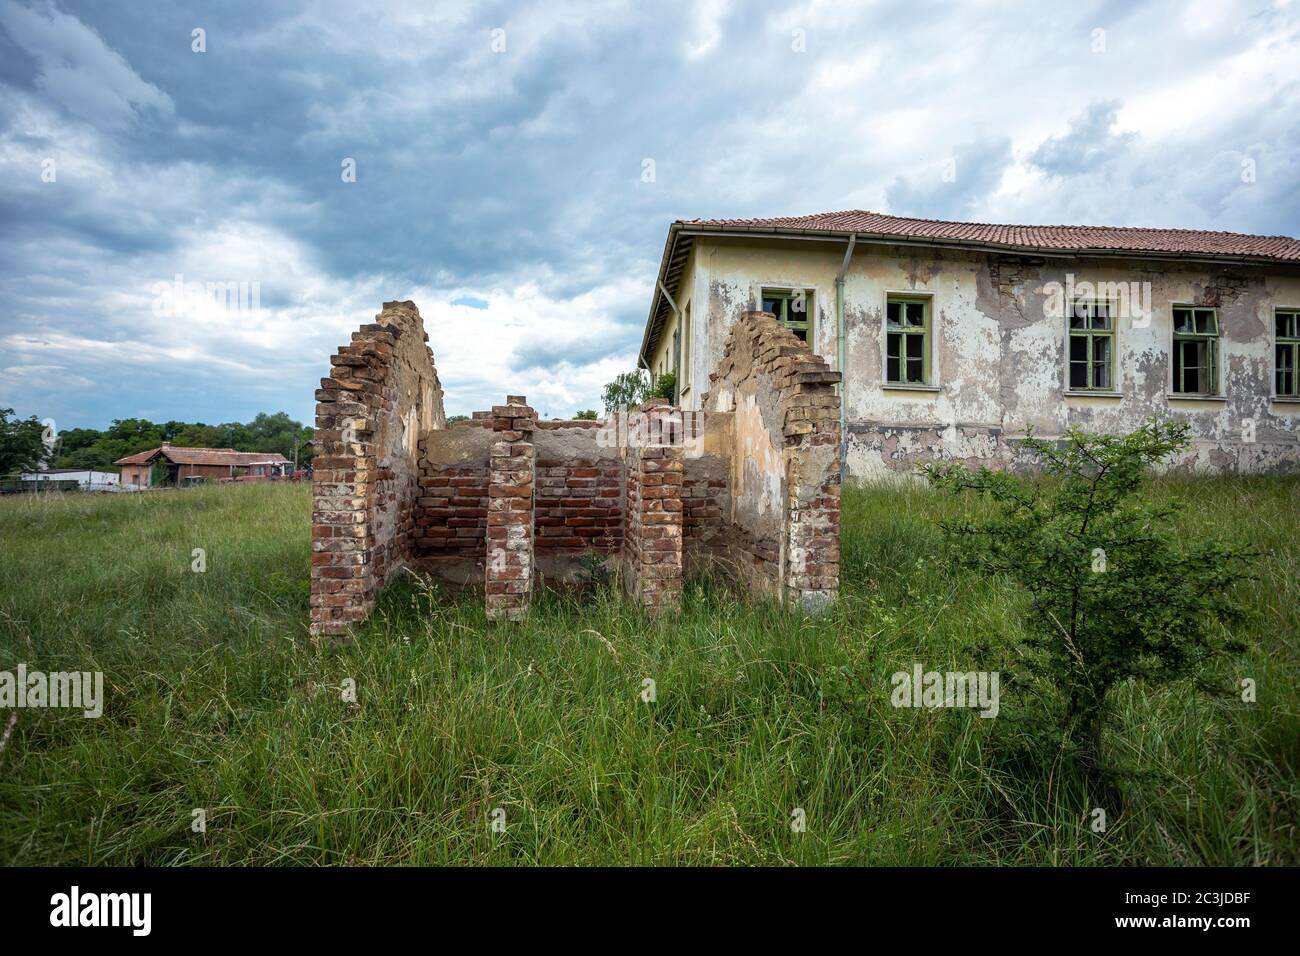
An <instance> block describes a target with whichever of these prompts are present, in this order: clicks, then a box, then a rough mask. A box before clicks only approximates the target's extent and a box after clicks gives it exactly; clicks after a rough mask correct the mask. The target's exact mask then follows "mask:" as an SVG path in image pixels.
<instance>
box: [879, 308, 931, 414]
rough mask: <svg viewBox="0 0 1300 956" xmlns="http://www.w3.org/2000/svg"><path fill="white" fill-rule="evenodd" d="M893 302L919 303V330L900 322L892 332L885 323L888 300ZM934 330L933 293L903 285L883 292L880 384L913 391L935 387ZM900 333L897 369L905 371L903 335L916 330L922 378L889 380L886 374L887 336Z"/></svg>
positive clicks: (905, 337)
mask: <svg viewBox="0 0 1300 956" xmlns="http://www.w3.org/2000/svg"><path fill="white" fill-rule="evenodd" d="M892 302H897V303H899V304H900V305H906V304H908V303H916V304H920V305H921V307H922V309H923V312H922V326H921V330H920V332H919V333H917V332H912V331H907V330H906V327H905V326H900V327H899V328H897V329H895V330H894V331H893V332H891V330H890V325H889V306H890V303H892ZM936 331H937V322H936V321H935V315H934V293H933V292H925V291H917V290H915V289H907V290H901V291H886V292H885V307H884V308H883V309H882V310H881V312H880V385H881V387H882V388H887V389H904V390H906V389H911V390H915V391H928V392H937V391H939V367H938V363H937V362H936V361H935V360H934V350H935V333H936ZM891 334H893V335H900V336H901V341H900V343H899V348H900V351H899V359H900V362H902V363H903V364H901V365H900V366H899V373H900V375H902V376H905V375H906V370H905V365H906V355H907V338H908V337H909V336H915V335H917V334H919V335H920V336H921V343H922V345H921V370H922V371H921V374H922V378H923V381H920V382H909V381H906V379H905V378H899V379H898V380H891V379H890V377H889V336H890V335H891Z"/></svg>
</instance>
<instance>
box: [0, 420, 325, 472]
mask: <svg viewBox="0 0 1300 956" xmlns="http://www.w3.org/2000/svg"><path fill="white" fill-rule="evenodd" d="M12 414H13V409H12V408H0V475H7V474H12V473H14V472H18V471H26V470H32V469H35V468H36V467H38V466H39V465H40V464H41V463H44V464H45V465H46V466H48V467H50V468H88V469H96V470H99V471H106V470H107V471H111V470H113V462H114V461H116V460H117V459H119V458H124V457H126V456H127V455H133V454H135V453H136V452H141V451H148V450H149V449H150V448H157V447H158V446H159V445H161V444H162V443H163V442H165V441H167V442H171V443H172V444H173V445H179V446H183V447H192V448H233V449H235V450H236V451H264V452H279V453H280V454H282V455H284V457H285V458H288V459H289V460H290V461H292V460H293V452H294V442H295V439H296V440H297V443H298V463H299V465H300V466H301V465H303V464H306V463H309V462H310V461H311V459H312V448H311V446H310V445H309V444H308V442H310V441H311V437H312V429H311V428H309V427H307V426H306V425H303V424H302V423H301V422H297V421H294V420H293V419H292V418H290V417H289V416H288V414H286V413H285V412H276V413H274V414H271V415H268V414H266V413H265V412H263V413H261V414H260V415H258V416H257V417H256V418H254V419H253V420H252V421H251V422H244V423H241V422H226V423H225V424H221V425H207V424H204V423H203V422H179V421H169V422H151V421H149V420H148V419H147V418H126V419H118V420H116V421H114V422H113V424H112V425H110V426H109V427H108V428H106V429H104V430H103V431H100V430H98V429H95V428H69V429H68V430H67V431H63V432H59V433H58V434H57V436H51V437H53V438H54V446H53V449H52V451H51V450H50V449H49V448H48V447H47V445H46V443H45V442H44V441H43V437H44V435H43V433H44V428H43V426H42V424H41V422H40V420H39V419H37V418H36V417H35V416H32V417H30V418H27V419H17V418H11V417H10V416H11V415H12Z"/></svg>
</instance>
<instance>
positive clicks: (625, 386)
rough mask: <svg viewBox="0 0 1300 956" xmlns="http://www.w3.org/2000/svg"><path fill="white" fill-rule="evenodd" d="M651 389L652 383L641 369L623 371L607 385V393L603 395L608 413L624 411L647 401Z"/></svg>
mask: <svg viewBox="0 0 1300 956" xmlns="http://www.w3.org/2000/svg"><path fill="white" fill-rule="evenodd" d="M649 389H650V383H649V382H648V381H647V380H646V377H645V376H644V375H642V374H641V370H640V369H635V370H633V371H631V372H623V373H622V374H620V375H619V376H618V377H617V378H615V379H614V381H612V382H610V383H609V384H608V385H606V386H605V394H604V395H603V396H602V400H603V401H604V403H605V412H606V414H608V413H609V412H624V411H627V410H628V409H629V408H631V407H632V406H634V405H640V404H641V403H642V402H643V401H645V398H646V393H647V392H648V391H649Z"/></svg>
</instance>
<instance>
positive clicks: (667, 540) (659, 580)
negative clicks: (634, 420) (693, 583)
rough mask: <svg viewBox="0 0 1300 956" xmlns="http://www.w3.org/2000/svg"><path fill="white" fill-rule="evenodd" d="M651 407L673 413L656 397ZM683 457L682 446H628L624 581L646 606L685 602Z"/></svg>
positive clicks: (674, 604)
mask: <svg viewBox="0 0 1300 956" xmlns="http://www.w3.org/2000/svg"><path fill="white" fill-rule="evenodd" d="M647 407H648V408H650V410H651V412H652V414H653V413H656V412H658V413H664V414H671V413H672V412H673V410H672V409H670V408H668V407H667V406H666V404H660V403H659V402H656V401H655V400H653V399H652V400H651V402H649V403H647ZM684 462H685V449H684V448H682V447H680V446H678V447H629V448H627V449H625V450H624V463H625V467H626V481H625V495H626V503H625V506H624V507H625V510H626V515H627V518H626V521H627V528H626V532H625V534H624V536H623V551H622V566H623V580H624V584H625V586H626V588H627V590H628V593H629V594H631V596H632V597H633V598H634V599H635V600H637V601H638V602H640V603H641V604H644V605H646V606H647V607H654V608H668V607H675V606H676V605H677V604H679V603H680V601H681V593H682V571H683V554H682V544H683V535H682V526H683V509H682V476H683V474H684V472H685V466H684Z"/></svg>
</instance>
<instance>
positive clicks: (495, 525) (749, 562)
mask: <svg viewBox="0 0 1300 956" xmlns="http://www.w3.org/2000/svg"><path fill="white" fill-rule="evenodd" d="M426 340H427V339H426V336H425V334H424V329H423V327H422V325H421V321H420V315H419V312H418V311H416V308H415V306H414V305H413V304H411V303H409V302H400V303H398V302H390V303H387V304H386V305H385V306H384V311H383V312H382V313H380V315H379V317H378V321H377V322H376V323H375V324H373V325H367V326H363V327H362V329H361V330H360V331H358V332H357V333H355V334H354V335H353V341H352V343H351V344H349V345H346V346H344V347H343V348H341V349H339V351H338V353H337V354H336V355H335V356H334V357H333V358H332V359H331V364H332V366H333V371H332V374H331V375H330V377H329V378H326V379H323V380H322V381H321V386H322V387H321V389H320V390H319V391H318V392H317V394H316V398H317V402H318V405H317V415H316V425H317V432H316V441H317V446H318V447H317V456H316V460H315V465H316V472H315V481H314V486H313V492H314V510H313V526H312V550H313V556H312V596H311V606H312V610H311V614H312V629H313V631H314V632H316V633H338V632H341V631H345V630H347V629H348V628H349V627H350V626H351V625H353V624H356V623H358V622H360V621H361V620H363V619H364V618H365V617H366V615H367V614H368V613H369V612H370V610H371V609H372V608H373V606H374V602H375V598H376V596H377V594H378V592H379V590H380V588H381V587H382V586H383V584H384V582H385V580H387V579H388V578H389V577H390V576H391V574H392V572H393V571H394V570H395V569H396V568H399V567H402V566H410V567H412V568H414V569H417V570H421V571H426V572H429V573H432V574H434V575H437V576H439V577H441V578H443V579H445V580H448V581H450V582H453V583H456V584H459V585H468V586H474V587H477V586H479V585H480V583H481V587H482V589H483V595H484V603H485V611H486V614H487V617H488V618H489V619H490V620H503V621H508V620H520V619H522V618H524V617H526V616H527V614H528V612H529V607H530V605H531V602H532V598H533V594H534V592H535V590H536V588H537V586H538V585H539V582H541V581H543V580H547V579H550V580H559V581H563V580H568V579H572V578H574V577H575V574H576V573H577V572H578V571H579V570H582V569H584V566H589V565H590V563H591V561H592V559H593V558H596V559H603V560H604V561H605V562H606V566H607V567H609V568H610V569H611V570H617V572H618V573H619V575H620V577H621V578H622V581H623V584H624V586H625V588H626V590H627V592H628V594H629V595H630V596H631V597H632V599H634V600H635V601H637V602H638V603H639V604H642V605H644V606H646V607H649V608H653V609H665V608H672V607H675V606H677V605H678V604H679V602H680V600H681V594H682V585H683V579H684V576H685V575H686V574H687V573H688V572H689V573H710V572H720V573H723V574H727V575H729V576H733V577H736V578H738V579H739V580H740V581H742V582H744V583H746V584H748V585H750V586H752V587H754V588H755V589H756V590H758V591H759V592H761V593H765V594H769V595H771V596H773V597H777V598H779V599H781V600H784V601H790V602H792V603H794V604H797V605H798V606H801V607H803V608H806V609H809V610H816V609H818V608H820V607H821V606H823V605H825V604H826V603H827V602H828V601H830V600H832V599H833V598H834V596H835V592H836V589H837V586H838V576H839V542H838V529H839V459H838V454H839V425H838V400H837V398H836V395H835V389H834V385H835V382H836V381H838V376H837V375H836V373H834V372H830V371H828V370H827V369H826V365H825V363H824V362H822V361H821V360H820V359H818V358H817V357H816V356H814V355H812V354H811V353H810V352H809V351H808V349H807V348H806V347H804V346H803V345H802V343H800V342H799V341H798V340H797V339H795V338H794V337H793V336H792V335H791V334H790V333H789V332H787V331H786V330H784V329H782V328H780V327H779V326H778V325H777V324H776V322H775V320H774V319H773V318H772V316H770V315H768V314H766V313H755V314H753V315H750V316H746V317H745V318H744V321H742V322H738V323H736V327H735V329H734V332H733V335H732V337H731V339H730V340H729V344H728V346H727V352H726V357H725V360H724V362H723V363H722V364H720V366H719V368H718V370H717V371H716V372H715V374H714V376H713V378H712V383H713V386H714V394H715V396H716V399H715V400H713V401H712V403H711V406H710V410H709V411H708V412H707V413H703V412H685V413H683V411H682V409H680V408H675V407H672V406H670V405H669V404H668V403H667V402H666V401H664V400H661V399H652V400H650V401H649V402H647V403H646V404H645V406H643V407H642V408H639V409H634V410H632V411H631V412H629V413H619V414H618V415H616V416H613V417H611V420H610V421H608V422H605V423H601V422H585V421H549V422H543V421H538V420H537V414H536V412H535V411H534V410H533V409H532V408H531V407H529V405H528V402H527V400H526V399H525V398H524V397H523V396H521V395H511V396H507V397H506V401H505V404H503V405H498V406H495V407H494V408H492V409H491V410H489V411H482V412H475V413H474V414H473V417H472V418H471V419H470V420H469V421H462V422H457V423H455V424H453V425H451V426H450V427H449V426H448V425H447V423H446V417H445V414H444V412H443V404H442V389H441V387H440V385H439V382H438V375H437V372H436V371H435V370H434V366H433V356H432V353H431V352H430V351H429V349H428V347H427V345H425V342H426ZM629 424H630V425H631V427H629Z"/></svg>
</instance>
